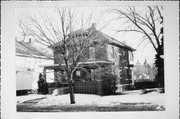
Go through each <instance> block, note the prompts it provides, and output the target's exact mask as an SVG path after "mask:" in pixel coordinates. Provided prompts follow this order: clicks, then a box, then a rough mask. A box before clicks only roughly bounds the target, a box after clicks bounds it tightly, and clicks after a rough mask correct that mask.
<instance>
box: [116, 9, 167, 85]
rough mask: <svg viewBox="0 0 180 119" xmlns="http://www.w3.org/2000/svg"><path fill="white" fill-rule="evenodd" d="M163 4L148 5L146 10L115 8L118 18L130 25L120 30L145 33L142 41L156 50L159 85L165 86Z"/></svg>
mask: <svg viewBox="0 0 180 119" xmlns="http://www.w3.org/2000/svg"><path fill="white" fill-rule="evenodd" d="M162 10H163V8H162V6H160V7H159V6H154V7H150V6H147V8H146V9H145V11H138V10H137V9H136V8H135V7H128V8H127V9H125V10H120V9H115V10H113V11H114V12H115V13H117V15H118V20H121V19H123V20H126V21H125V24H126V25H128V26H127V27H126V28H125V29H121V30H118V32H137V33H141V34H142V35H143V39H142V41H140V43H139V45H141V44H142V42H144V41H149V42H150V43H151V44H152V46H153V48H154V50H155V51H156V56H155V57H156V60H155V64H156V66H157V69H158V73H157V75H156V78H157V81H158V83H159V84H158V85H159V86H164V60H163V58H162V55H163V53H164V52H163V27H162V24H163V16H162ZM139 45H138V46H139Z"/></svg>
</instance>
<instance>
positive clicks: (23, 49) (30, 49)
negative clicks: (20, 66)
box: [16, 40, 53, 59]
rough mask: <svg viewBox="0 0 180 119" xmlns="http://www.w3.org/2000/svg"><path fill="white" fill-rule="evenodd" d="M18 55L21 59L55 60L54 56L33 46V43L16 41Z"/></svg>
mask: <svg viewBox="0 0 180 119" xmlns="http://www.w3.org/2000/svg"><path fill="white" fill-rule="evenodd" d="M16 55H17V56H21V57H34V58H39V59H50V58H53V56H52V54H49V53H47V52H46V51H41V50H40V49H38V48H36V47H35V46H33V45H32V44H31V43H27V42H23V41H17V40H16Z"/></svg>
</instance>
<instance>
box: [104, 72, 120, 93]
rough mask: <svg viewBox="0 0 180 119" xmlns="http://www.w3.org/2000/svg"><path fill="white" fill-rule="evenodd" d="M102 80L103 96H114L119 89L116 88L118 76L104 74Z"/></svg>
mask: <svg viewBox="0 0 180 119" xmlns="http://www.w3.org/2000/svg"><path fill="white" fill-rule="evenodd" d="M101 78H102V79H103V83H102V92H103V95H111V94H114V93H115V91H116V89H117V87H116V79H117V76H116V75H114V74H110V73H104V74H102V75H101Z"/></svg>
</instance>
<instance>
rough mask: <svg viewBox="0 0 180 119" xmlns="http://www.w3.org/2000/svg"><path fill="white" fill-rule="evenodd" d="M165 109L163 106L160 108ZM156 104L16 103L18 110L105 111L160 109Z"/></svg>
mask: <svg viewBox="0 0 180 119" xmlns="http://www.w3.org/2000/svg"><path fill="white" fill-rule="evenodd" d="M160 110H161V111H163V110H165V109H164V108H161V109H160ZM160 110H159V109H157V105H152V104H144V103H121V104H119V105H116V106H97V105H92V106H89V105H83V106H82V105H59V106H57V105H53V106H45V107H44V106H36V105H27V104H19V105H17V111H18V112H80V111H83V112H88V111H96V112H107V111H160Z"/></svg>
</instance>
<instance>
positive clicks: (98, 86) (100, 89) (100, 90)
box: [97, 80, 103, 96]
mask: <svg viewBox="0 0 180 119" xmlns="http://www.w3.org/2000/svg"><path fill="white" fill-rule="evenodd" d="M97 89H98V92H97V94H98V95H100V96H103V89H102V80H97Z"/></svg>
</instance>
